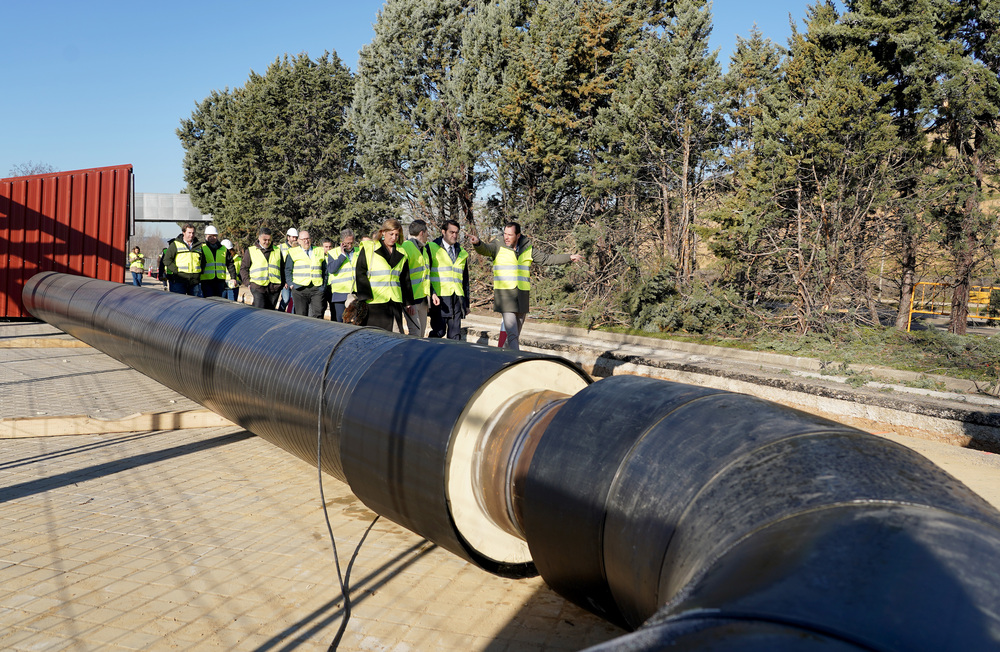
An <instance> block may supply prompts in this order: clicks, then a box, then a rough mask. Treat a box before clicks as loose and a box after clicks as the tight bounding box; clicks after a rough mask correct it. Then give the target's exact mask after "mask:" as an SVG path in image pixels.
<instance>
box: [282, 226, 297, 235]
mask: <svg viewBox="0 0 1000 652" xmlns="http://www.w3.org/2000/svg"><path fill="white" fill-rule="evenodd" d="M285 235H290V236H292V237H295V238H297V237H299V232H298V231H296V230H295V227H294V226H293V227H292V228H290V229H288V231H287V232H286V233H285Z"/></svg>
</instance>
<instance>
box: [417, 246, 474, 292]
mask: <svg viewBox="0 0 1000 652" xmlns="http://www.w3.org/2000/svg"><path fill="white" fill-rule="evenodd" d="M427 246H428V247H430V254H431V288H433V290H434V294H436V295H438V296H439V297H449V296H451V295H453V294H454V295H457V296H460V297H464V296H465V288H464V287H463V286H462V279H463V273H464V271H465V261H466V259H468V257H469V252H468V251H466V250H465V249H462V250H461V251H460V252H458V255H457V256H455V262H452V261H451V256H449V255H448V250H447V249H446V248H444V247H441V246H439V245H438V244H437V243H436V242H431V243H430V244H428V245H427Z"/></svg>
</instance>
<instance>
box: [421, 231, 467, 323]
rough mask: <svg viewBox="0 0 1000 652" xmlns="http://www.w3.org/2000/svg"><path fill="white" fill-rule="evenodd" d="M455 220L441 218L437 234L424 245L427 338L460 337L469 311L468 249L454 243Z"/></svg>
mask: <svg viewBox="0 0 1000 652" xmlns="http://www.w3.org/2000/svg"><path fill="white" fill-rule="evenodd" d="M458 229H459V227H458V222H456V221H455V220H445V222H444V224H442V225H441V237H440V238H438V239H436V240H435V241H434V242H431V243H430V244H428V245H427V248H428V256H429V258H430V264H431V305H430V318H431V332H430V335H428V337H445V335H447V336H448V339H449V340H460V339H462V317H465V316H466V315H467V314H469V265H468V262H469V252H468V251H466V250H465V249H463V248H462V245H460V244H458Z"/></svg>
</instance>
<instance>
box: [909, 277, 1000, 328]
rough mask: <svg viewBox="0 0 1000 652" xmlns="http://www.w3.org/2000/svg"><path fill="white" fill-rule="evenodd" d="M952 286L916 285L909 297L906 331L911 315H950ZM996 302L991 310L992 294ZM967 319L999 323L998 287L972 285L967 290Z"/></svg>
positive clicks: (999, 296)
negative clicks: (991, 320)
mask: <svg viewBox="0 0 1000 652" xmlns="http://www.w3.org/2000/svg"><path fill="white" fill-rule="evenodd" d="M952 291H953V290H952V286H951V285H949V284H947V283H917V284H916V285H915V286H913V294H912V295H910V316H909V318H908V319H907V321H906V330H907V331H909V330H910V324H911V323H912V322H913V315H914V314H919V315H950V314H951V292H952ZM994 292H996V293H997V300H996V301H995V302H994V305H993V306H992V309H991V304H990V300H991V297H992V296H993V293H994ZM969 318H970V319H993V320H997V321H1000V287H994V286H989V285H973V286H971V287H970V288H969Z"/></svg>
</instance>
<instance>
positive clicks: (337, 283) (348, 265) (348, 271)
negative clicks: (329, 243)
mask: <svg viewBox="0 0 1000 652" xmlns="http://www.w3.org/2000/svg"><path fill="white" fill-rule="evenodd" d="M341 251H343V250H341ZM346 255H347V260H345V261H344V262H343V263H342V264H341V266H340V269H338V270H337V273H336V274H330V275H329V280H328V284H329V285H330V291H331V292H336V293H337V294H350V293H351V292H354V262H355V261H356V260H357V258H358V257H357V252H356V251H355V250H353V249H352V250H351V251H349V252H348V253H347V254H346ZM339 257H340V255H339V254H338V255H337V258H339ZM337 258H334V257H333V256H330V255H328V256H327V261H326V264H327V266H328V267H329V265H330V264H331V263H332V262H333V261H335V260H336V259H337Z"/></svg>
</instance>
